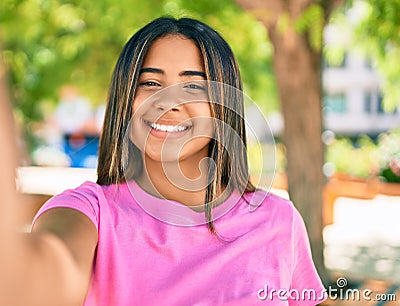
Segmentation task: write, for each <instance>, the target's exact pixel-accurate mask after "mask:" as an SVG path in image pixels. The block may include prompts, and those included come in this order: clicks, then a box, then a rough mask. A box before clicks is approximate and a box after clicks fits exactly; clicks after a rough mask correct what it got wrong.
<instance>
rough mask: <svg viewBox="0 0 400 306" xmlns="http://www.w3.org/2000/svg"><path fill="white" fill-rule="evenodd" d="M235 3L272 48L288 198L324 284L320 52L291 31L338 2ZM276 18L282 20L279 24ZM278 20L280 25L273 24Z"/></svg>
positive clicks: (244, 0)
mask: <svg viewBox="0 0 400 306" xmlns="http://www.w3.org/2000/svg"><path fill="white" fill-rule="evenodd" d="M236 2H237V3H238V4H239V5H241V6H242V7H243V8H244V9H246V10H248V11H250V12H251V13H253V14H254V15H255V16H256V17H257V18H258V19H260V20H261V21H262V22H263V23H264V25H265V26H266V28H267V30H268V34H269V38H270V40H271V42H272V44H273V46H274V56H273V63H274V71H275V76H276V80H277V86H278V93H279V97H280V102H281V110H282V114H283V118H284V132H283V141H284V143H285V145H286V149H287V153H286V154H287V156H286V157H287V174H288V187H289V195H290V198H291V199H292V201H293V202H294V204H295V205H296V207H297V208H298V210H299V211H300V213H301V215H302V216H303V219H304V222H305V224H306V227H307V230H308V234H309V238H310V243H311V249H312V252H313V259H314V263H315V265H316V268H317V270H318V272H319V275H320V277H321V279H322V281H323V282H324V283H325V284H328V283H329V282H330V281H331V280H330V278H329V274H328V272H327V270H326V268H325V265H324V258H323V240H322V205H323V197H322V192H323V186H324V176H323V172H322V165H323V159H324V152H323V144H322V140H321V133H322V111H321V110H322V103H321V96H322V85H321V50H316V49H315V48H312V47H311V45H310V40H309V37H308V34H309V33H308V32H307V31H303V32H298V31H296V30H295V29H294V26H293V24H294V22H295V20H296V19H297V18H299V17H300V16H301V14H302V13H304V11H305V10H306V9H307V8H308V7H309V6H310V5H311V4H314V3H321V5H322V9H323V11H324V16H323V18H324V21H323V22H325V21H326V20H327V18H328V16H329V14H330V12H331V10H332V9H333V7H334V6H335V5H338V4H339V3H340V1H329V0H326V1H315V0H293V1H290V0H287V1H283V0H268V1H265V0H236ZM282 16H285V17H288V19H286V21H285V19H284V18H281V17H282ZM280 18H281V19H280ZM280 21H284V23H283V24H282V23H281V24H280V25H279V22H280ZM321 31H322V28H321ZM321 37H322V33H321Z"/></svg>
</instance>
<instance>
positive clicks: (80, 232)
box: [0, 62, 97, 306]
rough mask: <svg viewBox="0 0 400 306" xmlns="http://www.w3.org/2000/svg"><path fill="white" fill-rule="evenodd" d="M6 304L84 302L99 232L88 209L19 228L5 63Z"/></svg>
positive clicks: (2, 249)
mask: <svg viewBox="0 0 400 306" xmlns="http://www.w3.org/2000/svg"><path fill="white" fill-rule="evenodd" d="M0 146H1V147H0V197H1V200H0V305H24V306H29V305H41V306H46V305H51V306H53V305H60V306H61V305H82V303H83V300H84V298H85V295H86V291H87V288H88V284H89V279H90V274H91V267H92V261H93V256H94V251H95V248H96V244H97V231H96V228H95V226H94V225H93V224H92V223H91V221H90V220H89V219H88V218H87V217H86V216H84V215H83V214H82V213H80V212H77V211H74V210H72V209H66V208H65V209H61V208H60V209H54V210H52V211H48V212H46V213H44V214H43V215H42V216H41V217H40V218H39V219H38V220H37V222H36V225H35V228H34V230H33V232H32V233H31V234H19V233H17V229H18V224H17V223H18V222H17V217H16V216H17V214H18V211H17V207H18V205H21V202H20V199H18V195H17V193H16V191H15V167H16V165H17V161H16V156H17V154H16V153H17V149H16V144H15V133H14V130H13V120H12V112H11V106H10V101H9V96H8V94H7V90H6V86H5V73H4V67H3V65H2V63H1V62H0Z"/></svg>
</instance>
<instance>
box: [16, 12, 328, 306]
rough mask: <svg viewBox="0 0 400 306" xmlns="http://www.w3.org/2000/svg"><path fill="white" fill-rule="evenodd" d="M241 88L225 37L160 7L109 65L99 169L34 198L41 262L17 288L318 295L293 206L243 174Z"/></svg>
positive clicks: (214, 296)
mask: <svg viewBox="0 0 400 306" xmlns="http://www.w3.org/2000/svg"><path fill="white" fill-rule="evenodd" d="M241 89H242V85H241V80H240V75H239V70H238V66H237V63H236V60H235V58H234V55H233V54H232V51H231V49H230V48H229V46H228V45H227V43H226V42H225V41H224V40H223V39H222V38H221V36H220V35H219V34H218V33H217V32H215V31H214V30H213V29H211V28H210V27H208V26H207V25H205V24H203V23H201V22H199V21H196V20H193V19H188V18H183V19H179V20H176V19H173V18H159V19H156V20H154V21H153V22H151V23H149V24H148V25H146V26H145V27H144V28H142V29H141V30H140V31H138V32H137V33H136V34H135V35H134V36H133V37H132V38H131V39H130V40H129V41H128V43H127V44H126V45H125V47H124V49H123V51H122V53H121V55H120V57H119V60H118V62H117V65H116V68H115V71H114V74H113V78H112V82H111V88H110V93H109V101H108V105H107V110H106V115H105V122H104V128H103V132H102V136H101V144H100V150H99V166H98V181H97V183H90V182H86V183H84V184H83V185H81V186H80V187H78V188H76V189H74V190H68V191H65V192H64V193H62V194H60V195H58V196H55V197H54V198H52V199H51V200H50V201H49V202H47V203H46V204H45V205H44V206H43V207H42V208H41V210H40V211H39V212H38V214H37V216H36V217H35V220H34V224H33V228H32V234H31V235H30V237H28V240H29V241H30V243H31V244H32V245H35V247H31V248H29V250H28V252H27V253H29V254H30V255H29V256H28V255H25V257H24V258H23V262H32V258H37V259H38V262H39V263H38V264H36V265H34V267H33V268H31V267H29V268H28V267H27V269H28V272H29V273H27V279H29V280H31V281H32V284H29V285H30V286H28V284H26V283H25V287H24V288H29V290H28V291H26V293H25V294H26V298H25V299H24V298H21V297H19V298H18V299H19V300H18V301H23V302H21V304H22V303H23V304H24V305H29V303H31V304H34V303H36V304H40V305H46V303H47V304H48V305H81V304H82V303H83V304H84V305H93V306H94V305H107V306H109V305H160V304H163V305H258V304H259V303H261V302H263V300H268V303H270V304H271V303H272V304H276V305H292V304H293V305H294V304H303V305H315V304H317V303H319V302H321V301H322V300H323V296H324V295H323V287H322V284H321V282H320V280H319V277H318V275H317V273H316V270H315V268H314V265H313V262H312V259H311V254H310V249H309V243H308V239H307V234H306V230H305V227H304V224H303V221H302V219H301V217H300V215H299V213H298V212H297V211H296V210H295V208H294V207H293V205H292V204H291V203H290V202H289V201H286V200H283V199H281V198H279V197H277V196H274V195H272V194H267V193H265V192H264V191H260V190H256V188H255V187H254V186H253V185H252V184H251V183H250V181H249V174H248V168H247V158H246V148H245V143H246V137H245V124H244V119H243V97H242V96H241ZM21 244H22V245H24V243H21ZM25 244H26V242H25ZM27 257H29V258H27ZM39 258H40V260H39ZM35 267H36V268H35ZM35 280H39V281H40V283H38V282H36V281H35ZM305 290H306V293H307V292H310V291H311V292H314V293H315V294H314V295H311V296H308V295H304V294H303V295H302V292H303V291H305ZM307 297H308V298H307Z"/></svg>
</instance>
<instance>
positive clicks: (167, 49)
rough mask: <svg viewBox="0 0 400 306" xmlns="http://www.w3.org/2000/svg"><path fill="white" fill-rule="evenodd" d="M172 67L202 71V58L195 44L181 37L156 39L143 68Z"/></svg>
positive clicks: (167, 36) (170, 36)
mask: <svg viewBox="0 0 400 306" xmlns="http://www.w3.org/2000/svg"><path fill="white" fill-rule="evenodd" d="M166 66H167V67H168V66H171V68H172V67H173V66H174V67H175V68H176V69H179V68H181V69H183V70H188V69H197V70H201V71H202V70H204V69H203V67H204V63H203V57H202V55H201V52H200V49H199V48H198V46H197V44H196V43H195V42H194V41H193V40H191V39H189V38H187V37H185V36H182V35H173V34H170V35H166V36H163V37H160V38H158V39H156V40H155V41H154V42H153V43H152V44H151V45H150V47H149V49H148V51H147V54H146V56H145V58H144V61H143V67H154V68H163V67H166Z"/></svg>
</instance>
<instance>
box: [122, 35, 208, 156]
mask: <svg viewBox="0 0 400 306" xmlns="http://www.w3.org/2000/svg"><path fill="white" fill-rule="evenodd" d="M213 130H214V129H213V123H212V119H211V108H210V103H209V102H208V94H207V84H206V75H205V72H204V65H203V59H202V56H201V53H200V50H199V49H198V47H197V45H196V44H195V43H194V42H193V41H192V40H190V39H188V38H186V37H183V36H180V35H167V36H164V37H161V38H159V39H157V40H155V41H154V42H153V43H152V45H151V46H150V48H149V49H148V52H147V54H146V56H145V58H144V62H143V65H142V68H141V70H140V76H139V80H138V85H137V88H136V93H135V98H134V102H133V118H132V130H131V135H130V136H131V140H132V141H133V142H134V143H135V145H136V146H137V147H138V148H139V149H140V150H141V151H142V152H144V154H145V155H146V157H147V158H150V159H151V160H154V161H163V162H173V161H175V162H176V161H183V160H186V159H188V158H193V157H194V158H195V160H201V158H203V157H206V156H207V155H208V145H209V143H210V140H211V138H212V137H213V134H214V133H213Z"/></svg>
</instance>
